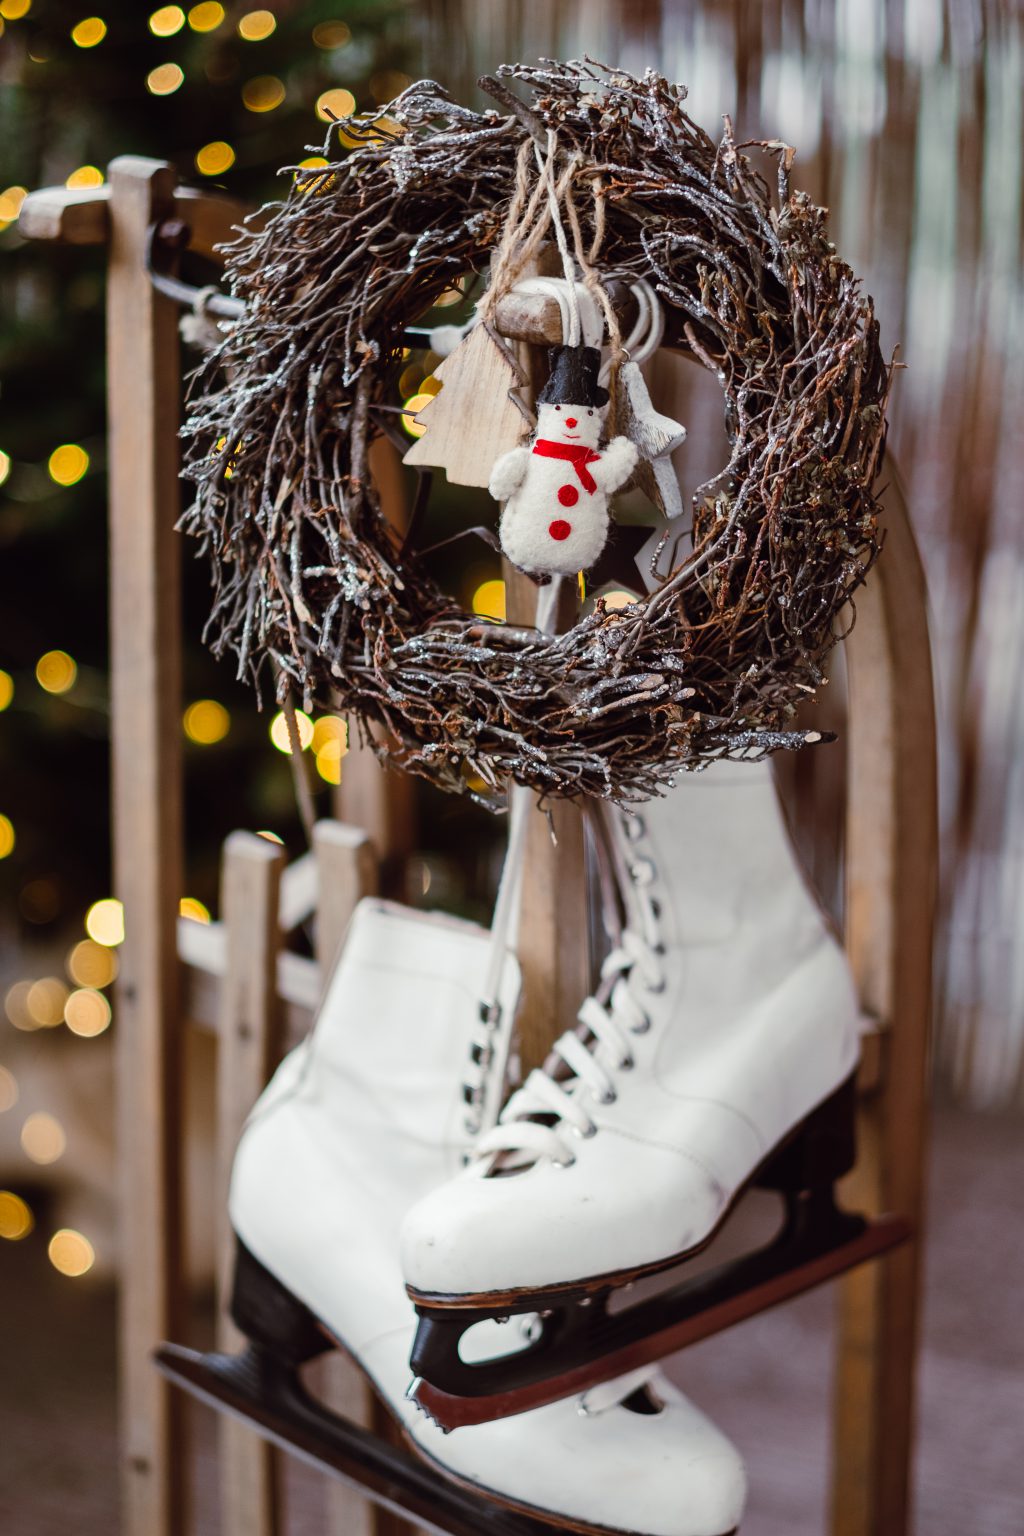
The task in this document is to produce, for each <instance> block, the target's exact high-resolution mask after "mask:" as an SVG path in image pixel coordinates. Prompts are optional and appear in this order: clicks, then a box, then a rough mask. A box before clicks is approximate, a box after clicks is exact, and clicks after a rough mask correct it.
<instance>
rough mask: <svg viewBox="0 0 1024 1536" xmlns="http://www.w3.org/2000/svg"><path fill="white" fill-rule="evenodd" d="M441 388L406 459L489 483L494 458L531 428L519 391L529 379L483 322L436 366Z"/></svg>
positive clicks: (421, 417)
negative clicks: (520, 402)
mask: <svg viewBox="0 0 1024 1536" xmlns="http://www.w3.org/2000/svg"><path fill="white" fill-rule="evenodd" d="M434 377H435V378H436V379H439V380H440V382H441V389H440V390H439V392H438V393H437V394H436V395H435V396H434V397H433V399H432V400H430V401H429V402H428V403H427V404H426V405H424V406H423V407H422V409H421V410H419V411H417V412H416V420H417V421H418V422H421V423H422V425H423V426H424V428H425V429H426V430H425V431H424V433H423V436H422V437H418V438H417V439H416V441H415V442H414V443H413V445H412V447H411V448H410V449H409V450H408V452H407V453H406V455H405V459H404V463H406V464H413V465H419V466H421V467H426V466H430V467H431V468H433V469H443V470H444V471H445V473H446V475H447V476H448V480H449V482H450V483H451V484H452V485H477V486H486V484H487V481H488V479H489V477H490V473H491V469H492V468H493V466H494V461H495V459H498V458H500V457H501V455H502V454H503V453H507V452H508V451H509V449H511V448H515V447H516V446H517V445H518V444H519V442H520V441H521V440H522V438H523V436H524V434H525V433H526V432H528V431H529V430H530V418H529V415H528V413H527V410H526V407H525V406H524V405H522V404H517V401H516V397H515V391H516V390H518V389H519V388H520V387H521V385H522V384H524V383H525V379H524V376H523V375H522V373H521V372H520V370H519V369H518V368H517V366H516V363H515V361H514V359H513V357H512V354H511V353H510V352H509V351H508V350H507V348H505V347H503V346H502V345H501V343H500V342H498V341H496V340H495V337H494V335H493V333H492V332H491V331H490V330H489V328H488V327H487V325H486V324H484V323H483V322H481V323H479V324H477V325H474V327H473V329H472V330H471V331H470V333H469V335H468V336H467V337H466V338H465V340H464V341H461V342H460V343H459V345H458V346H457V347H456V348H455V351H454V352H452V353H451V354H450V355H449V356H448V357H446V358H445V360H444V362H443V363H441V364H440V365H439V366H438V367H437V368H436V369H435V371H434Z"/></svg>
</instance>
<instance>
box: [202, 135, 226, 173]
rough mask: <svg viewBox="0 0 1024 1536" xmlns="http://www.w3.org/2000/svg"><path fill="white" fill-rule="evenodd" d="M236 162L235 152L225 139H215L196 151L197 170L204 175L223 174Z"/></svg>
mask: <svg viewBox="0 0 1024 1536" xmlns="http://www.w3.org/2000/svg"><path fill="white" fill-rule="evenodd" d="M234 163H235V152H234V150H233V149H232V148H231V145H230V144H228V143H226V142H225V141H224V140H223V139H214V140H213V141H212V143H210V144H204V145H203V147H202V149H199V150H197V151H196V170H197V171H199V172H200V174H201V175H203V176H222V175H223V174H224V172H225V171H230V169H231V167H232V166H233V165H234Z"/></svg>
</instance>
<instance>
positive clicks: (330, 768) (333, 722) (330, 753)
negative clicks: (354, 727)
mask: <svg viewBox="0 0 1024 1536" xmlns="http://www.w3.org/2000/svg"><path fill="white" fill-rule="evenodd" d="M312 748H313V752H314V754H315V759H316V771H317V773H318V774H319V775H320V777H321V778H322V779H323V780H325V782H326V783H328V784H340V783H341V760H342V758H343V757H344V756H345V754H346V753H347V752H348V722H347V721H346V720H344V719H342V717H341V715H321V716H320V718H319V720H317V721H316V723H315V724H314V726H313V740H312Z"/></svg>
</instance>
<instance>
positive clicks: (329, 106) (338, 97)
mask: <svg viewBox="0 0 1024 1536" xmlns="http://www.w3.org/2000/svg"><path fill="white" fill-rule="evenodd" d="M355 109H356V99H355V97H354V96H353V95H352V92H351V91H346V90H345V88H344V86H341V85H335V86H332V87H331V89H330V90H329V91H323V92H321V94H320V95H319V96H318V97H317V99H316V115H317V117H319V118H322V119H323V121H324V122H325V123H330V122H334V121H335V120H336V119H337V118H340V117H351V116H352V113H353V112H354V111H355Z"/></svg>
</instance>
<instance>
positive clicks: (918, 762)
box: [831, 494, 936, 1536]
mask: <svg viewBox="0 0 1024 1536" xmlns="http://www.w3.org/2000/svg"><path fill="white" fill-rule="evenodd" d="M886 522H887V530H886V531H887V538H886V547H885V553H884V556H883V558H882V559H881V561H880V562H879V565H878V569H877V572H875V573H874V574H873V575H872V576H871V577H870V578H869V581H868V585H867V588H866V589H865V590H864V591H863V592H862V593H861V594H859V595H858V599H857V607H858V621H857V625H856V627H855V628H854V631H853V634H852V635H851V637H850V639H849V641H848V642H847V653H848V667H849V678H850V725H849V730H848V737H849V744H850V745H849V750H850V772H849V790H848V795H849V799H848V825H847V839H846V842H847V884H848V893H847V944H848V948H849V952H850V958H851V962H852V964H853V967H854V972H855V975H856V977H857V981H858V985H859V988H860V993H861V1001H862V1003H863V1005H864V1007H865V1008H866V1009H867V1010H868V1011H870V1012H872V1013H874V1014H875V1015H876V1017H877V1018H878V1019H879V1021H880V1026H881V1032H880V1037H879V1040H880V1052H879V1056H878V1060H877V1062H874V1063H872V1061H871V1060H869V1061H868V1063H867V1067H868V1071H867V1074H866V1076H867V1082H866V1083H865V1084H864V1090H865V1091H864V1094H863V1097H862V1101H861V1113H860V1119H859V1125H858V1137H859V1141H858V1165H857V1168H856V1169H855V1170H854V1172H853V1173H852V1174H851V1175H850V1178H849V1180H848V1181H847V1182H848V1203H849V1204H850V1205H851V1206H852V1207H853V1208H854V1209H863V1210H867V1211H869V1212H880V1211H886V1210H888V1211H896V1212H899V1213H900V1214H902V1215H906V1216H909V1217H910V1219H911V1221H912V1223H913V1225H914V1229H915V1236H914V1237H913V1238H912V1240H911V1241H910V1242H908V1243H906V1244H904V1245H903V1247H901V1248H899V1249H897V1250H896V1251H895V1252H894V1253H892V1254H891V1255H890V1256H888V1257H887V1258H884V1259H882V1260H880V1261H879V1262H877V1263H874V1264H869V1265H865V1266H863V1267H862V1268H861V1269H859V1270H855V1271H853V1272H852V1273H851V1274H850V1275H848V1276H847V1277H846V1278H845V1279H844V1280H843V1282H842V1286H841V1291H840V1298H841V1302H840V1324H839V1338H838V1351H839V1353H838V1361H837V1373H836V1404H835V1418H834V1424H833V1452H834V1477H833V1485H832V1515H831V1519H832V1524H831V1529H832V1532H833V1536H903V1533H905V1532H909V1530H910V1529H911V1508H910V1501H911V1486H910V1479H911V1471H912V1465H913V1441H914V1390H915V1365H916V1355H917V1344H918V1327H919V1318H918V1311H919V1299H920V1267H921V1246H922V1245H921V1229H922V1221H923V1211H924V1176H925V1167H924V1154H925V1147H926V1131H927V1106H926V1085H927V1064H928V1033H929V1025H930V1011H931V965H932V923H933V914H934V906H935V891H936V783H935V720H934V705H933V694H932V677H931V658H930V651H929V646H928V630H927V619H926V612H927V609H926V597H925V588H924V576H923V572H922V570H921V564H920V559H919V556H918V553H917V549H916V547H915V545H914V540H913V535H912V533H911V530H910V524H909V521H908V519H907V515H906V508H905V505H904V504H903V503H902V498H901V497H899V496H898V495H895V494H894V495H891V496H890V497H889V498H888V506H887V514H886ZM863 1075H864V1074H862V1076H863Z"/></svg>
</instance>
